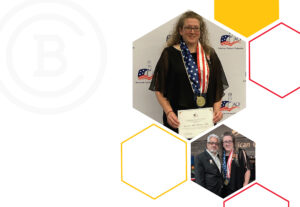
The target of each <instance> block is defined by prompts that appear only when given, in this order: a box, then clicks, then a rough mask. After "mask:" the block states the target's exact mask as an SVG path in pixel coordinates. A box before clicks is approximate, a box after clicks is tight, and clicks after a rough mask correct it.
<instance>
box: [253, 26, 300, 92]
mask: <svg viewBox="0 0 300 207" xmlns="http://www.w3.org/2000/svg"><path fill="white" fill-rule="evenodd" d="M279 25H283V26H285V27H287V28H289V29H291V30H292V31H294V32H297V33H298V34H300V32H299V31H297V30H295V29H293V28H292V27H290V26H288V25H286V24H285V23H283V22H280V23H279V24H277V25H275V26H273V27H272V28H270V29H268V30H267V31H265V32H264V33H262V34H260V35H258V36H257V37H255V38H253V39H252V40H250V41H249V43H248V49H249V80H250V81H252V82H253V83H255V84H256V85H258V86H260V87H262V88H264V89H265V90H267V91H269V92H271V93H273V94H274V95H276V96H278V97H279V98H285V97H287V96H288V95H290V94H291V93H293V92H295V91H297V90H298V89H300V87H298V88H296V89H294V90H292V91H291V92H289V93H287V94H285V95H284V96H280V95H279V94H277V93H275V92H274V91H272V90H270V89H268V88H267V87H265V86H263V85H262V84H260V83H258V82H256V81H254V80H253V79H251V67H250V65H251V59H250V50H251V49H250V47H251V46H250V43H251V42H252V41H254V40H256V39H257V38H259V37H261V36H262V35H264V34H266V33H267V32H269V31H271V30H272V29H274V28H276V27H278V26H279Z"/></svg>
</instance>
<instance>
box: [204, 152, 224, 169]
mask: <svg viewBox="0 0 300 207" xmlns="http://www.w3.org/2000/svg"><path fill="white" fill-rule="evenodd" d="M206 151H207V152H208V154H209V155H210V156H211V157H212V158H213V160H214V161H215V163H216V165H217V167H218V168H219V171H220V172H221V162H220V159H219V156H218V153H216V155H214V154H213V153H211V152H210V151H208V150H207V149H206Z"/></svg>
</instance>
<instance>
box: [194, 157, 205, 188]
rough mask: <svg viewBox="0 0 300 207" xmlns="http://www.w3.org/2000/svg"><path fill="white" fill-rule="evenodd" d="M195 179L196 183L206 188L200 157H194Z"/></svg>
mask: <svg viewBox="0 0 300 207" xmlns="http://www.w3.org/2000/svg"><path fill="white" fill-rule="evenodd" d="M195 178H196V183H198V184H199V185H201V186H203V187H204V188H206V183H205V169H204V165H203V162H202V159H201V157H200V155H198V156H196V157H195Z"/></svg>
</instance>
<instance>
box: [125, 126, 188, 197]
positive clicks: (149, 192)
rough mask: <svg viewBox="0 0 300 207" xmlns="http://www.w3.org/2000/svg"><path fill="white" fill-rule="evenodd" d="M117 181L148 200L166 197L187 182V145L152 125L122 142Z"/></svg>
mask: <svg viewBox="0 0 300 207" xmlns="http://www.w3.org/2000/svg"><path fill="white" fill-rule="evenodd" d="M149 171H151V172H149ZM170 172H172V173H170ZM176 174H177V175H176ZM121 181H122V182H123V183H125V184H127V185H129V186H130V187H132V188H134V189H135V190H137V191H139V192H141V193H143V194H144V195H146V196H148V197H150V198H152V199H157V198H159V197H160V196H162V195H164V194H166V193H167V192H169V191H171V190H172V189H174V188H175V187H177V186H179V185H181V184H182V183H184V182H186V181H187V142H186V141H184V140H182V139H180V138H178V137H176V136H175V135H173V134H171V133H169V132H168V131H166V130H164V129H163V128H161V127H159V126H157V125H156V124H152V125H150V126H149V127H147V128H145V129H143V130H142V131H140V132H138V133H137V134H135V135H133V136H132V137H130V138H128V139H126V140H125V141H123V142H122V143H121ZM148 181H149V182H148Z"/></svg>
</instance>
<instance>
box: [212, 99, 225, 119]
mask: <svg viewBox="0 0 300 207" xmlns="http://www.w3.org/2000/svg"><path fill="white" fill-rule="evenodd" d="M221 103H222V100H220V101H218V102H215V103H214V107H213V108H214V117H213V122H214V124H216V123H217V122H219V121H221V119H222V118H223V113H222V111H221V110H220V109H221Z"/></svg>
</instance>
